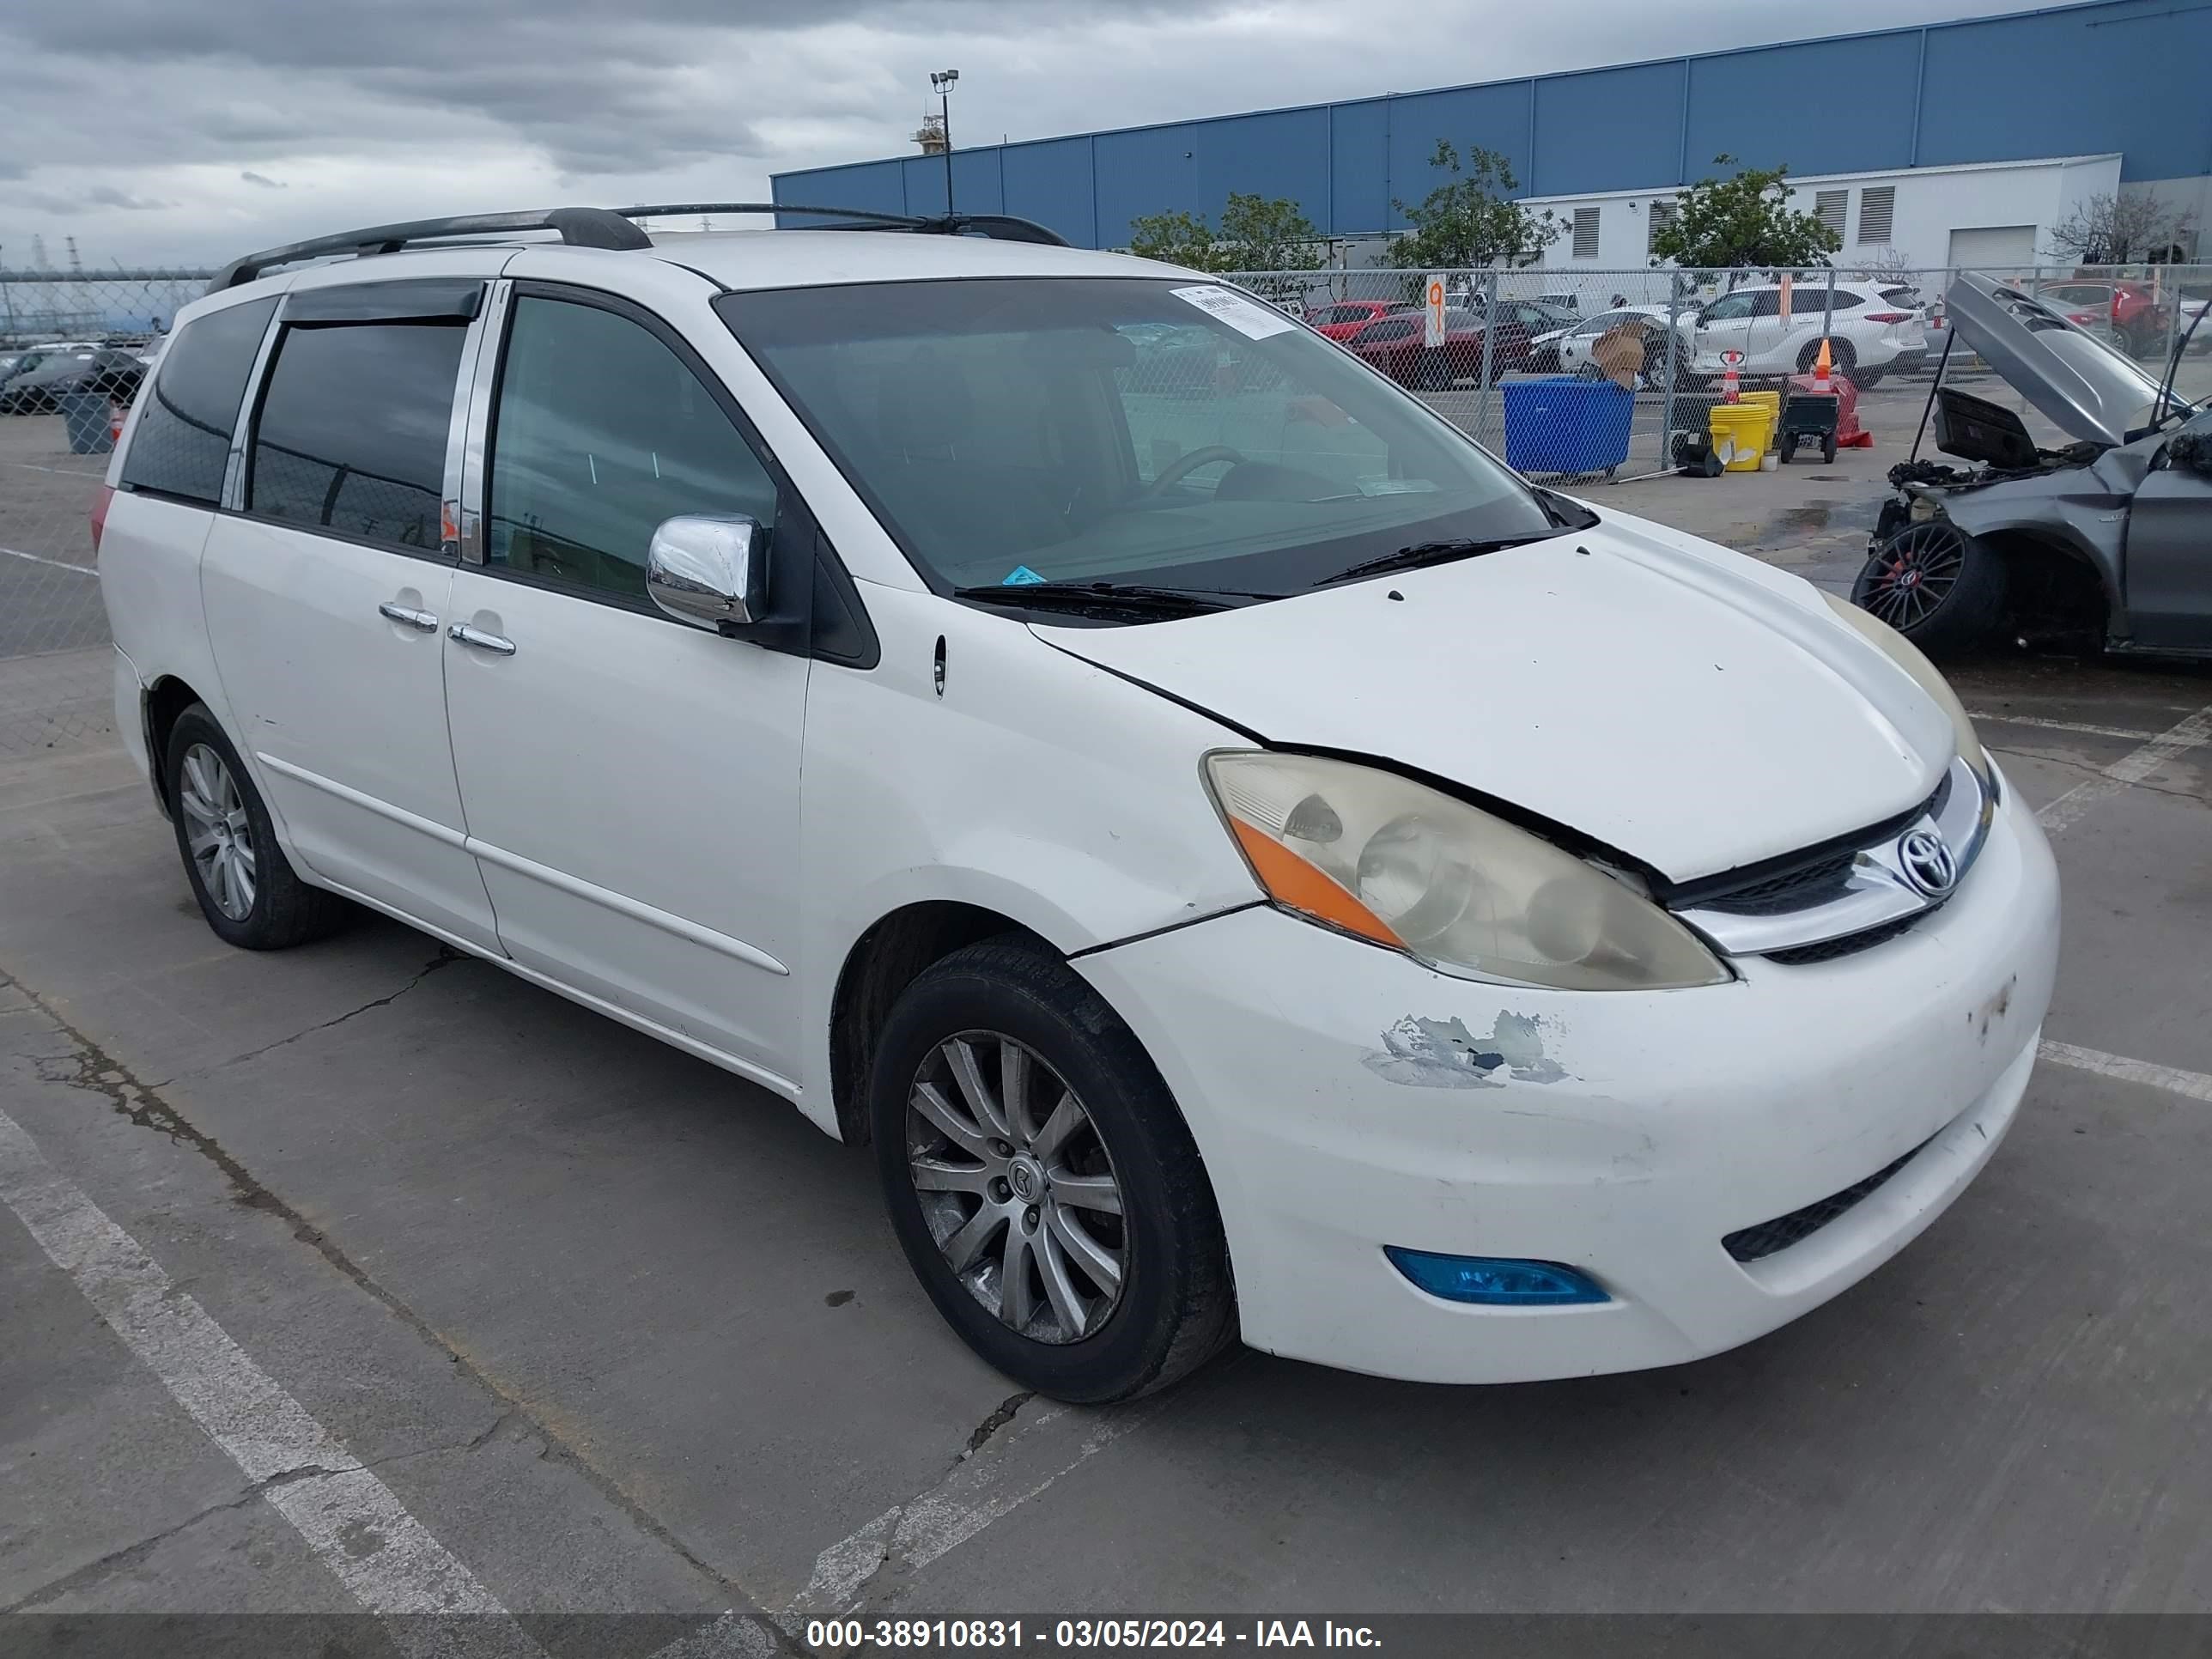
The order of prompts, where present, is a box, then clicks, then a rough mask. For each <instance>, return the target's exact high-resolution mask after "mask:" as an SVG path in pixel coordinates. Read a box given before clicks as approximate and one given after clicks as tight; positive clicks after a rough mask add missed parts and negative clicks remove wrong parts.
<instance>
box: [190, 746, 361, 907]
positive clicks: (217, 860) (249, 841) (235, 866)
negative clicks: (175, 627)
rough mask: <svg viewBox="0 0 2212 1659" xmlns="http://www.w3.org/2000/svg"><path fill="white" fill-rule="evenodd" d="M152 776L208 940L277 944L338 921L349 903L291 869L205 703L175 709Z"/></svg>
mask: <svg viewBox="0 0 2212 1659" xmlns="http://www.w3.org/2000/svg"><path fill="white" fill-rule="evenodd" d="M162 779H163V781H164V784H165V787H167V793H168V799H169V818H170V822H171V823H173V824H174V826H175V828H176V832H177V853H178V855H179V857H181V858H182V859H183V860H184V861H185V879H186V880H187V881H189V882H190V883H191V889H192V896H193V897H194V898H196V899H197V900H198V901H199V906H200V914H201V915H204V916H205V917H206V918H207V924H208V926H209V927H212V928H214V929H215V931H216V937H218V938H219V939H222V941H223V942H224V943H225V944H227V945H238V946H239V947H240V948H241V949H243V950H247V951H282V950H286V949H289V947H291V946H292V945H305V944H307V942H308V941H309V940H310V939H321V938H323V937H324V936H325V934H328V933H334V932H336V931H337V929H338V928H339V927H343V925H344V924H345V922H346V921H347V920H348V919H349V916H350V915H351V913H352V907H351V906H350V905H349V904H348V903H347V902H345V901H344V900H343V899H342V898H340V897H338V896H337V894H335V893H326V892H325V891H323V890H321V889H320V888H317V887H310V886H308V885H307V883H305V882H303V881H301V879H300V878H299V876H298V875H297V874H296V873H295V872H294V871H293V868H292V866H291V863H290V861H289V860H287V859H286V858H285V856H284V849H283V848H281V847H279V846H277V844H276V826H275V825H274V824H273V823H271V822H270V817H269V809H268V807H267V806H266V805H264V804H263V803H262V799H261V794H260V792H259V791H258V790H257V789H255V788H254V787H253V780H252V777H251V776H250V775H248V774H247V772H246V768H245V766H244V765H243V764H242V763H240V760H239V758H238V750H236V749H234V748H233V747H232V746H231V742H230V739H229V738H228V737H226V736H224V735H223V730H222V726H218V725H217V724H216V719H215V716H214V715H212V714H210V713H209V712H208V710H207V706H206V705H205V704H204V703H197V702H196V703H194V704H193V705H192V706H191V708H187V709H185V712H184V713H183V714H179V715H178V716H177V723H176V725H175V726H174V727H173V728H172V729H171V731H170V732H169V745H168V749H167V754H166V756H165V757H164V762H163V766H162Z"/></svg>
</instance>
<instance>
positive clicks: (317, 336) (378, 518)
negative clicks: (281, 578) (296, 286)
mask: <svg viewBox="0 0 2212 1659" xmlns="http://www.w3.org/2000/svg"><path fill="white" fill-rule="evenodd" d="M466 337H467V331H466V329H465V327H464V326H463V325H462V324H461V323H460V322H459V321H458V320H457V321H455V322H453V323H451V324H446V323H416V322H409V323H367V324H348V325H344V326H343V327H335V328H332V327H314V328H288V329H286V330H285V331H284V336H283V339H282V340H280V341H279V342H278V343H277V347H276V363H275V364H274V366H273V367H272V368H270V371H269V389H268V391H267V392H264V394H263V395H262V399H261V416H260V418H259V419H258V421H256V422H254V429H253V448H252V471H250V473H249V474H248V481H247V486H246V507H247V509H248V510H249V511H251V512H252V513H255V514H257V515H258V516H259V517H261V518H264V519H275V520H280V521H282V522H283V523H286V524H295V525H299V526H302V527H304V528H308V529H314V530H328V531H331V532H336V533H337V534H339V535H343V536H349V537H353V538H357V539H359V540H362V541H368V542H378V543H381V544H385V545H386V546H390V547H396V548H401V549H404V550H406V551H408V552H410V553H435V552H437V551H438V550H439V549H440V548H441V545H442V544H443V533H442V529H441V521H440V516H439V507H440V504H441V501H442V500H443V499H444V495H445V484H446V436H447V431H448V429H449V428H450V427H451V425H452V422H453V388H454V382H455V380H456V378H457V376H458V374H459V368H460V362H461V345H462V343H463V341H464V340H465V338H466Z"/></svg>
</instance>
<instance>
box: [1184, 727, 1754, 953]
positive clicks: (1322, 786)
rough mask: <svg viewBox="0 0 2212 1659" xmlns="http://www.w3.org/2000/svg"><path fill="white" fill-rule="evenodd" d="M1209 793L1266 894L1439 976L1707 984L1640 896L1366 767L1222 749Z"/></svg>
mask: <svg viewBox="0 0 2212 1659" xmlns="http://www.w3.org/2000/svg"><path fill="white" fill-rule="evenodd" d="M1206 782H1207V784H1208V786H1209V787H1211V788H1212V791H1213V798H1214V800H1215V802H1216V804H1218V805H1219V807H1220V808H1221V813H1222V816H1223V817H1225V819H1227V820H1228V823H1229V828H1230V830H1231V833H1232V834H1233V835H1234V836H1236V837H1237V845H1238V846H1239V847H1241V848H1243V852H1244V858H1245V861H1246V862H1247V863H1249V865H1250V866H1252V873H1253V875H1254V876H1255V878H1257V879H1258V881H1259V883H1260V885H1261V888H1262V889H1263V890H1265V891H1266V892H1267V896H1269V897H1270V898H1272V899H1273V900H1274V901H1275V902H1276V903H1278V904H1279V905H1281V906H1282V907H1283V908H1285V909H1288V910H1291V911H1295V912H1296V913H1297V914H1298V915H1303V916H1305V917H1307V918H1309V919H1310V920H1311V921H1318V922H1321V923H1322V924H1324V925H1325V926H1328V927H1336V928H1340V929H1342V930H1343V931H1344V932H1346V933H1355V934H1357V935H1358V936H1359V937H1360V938H1362V939H1372V940H1373V941H1375V942H1376V944H1378V945H1388V946H1389V947H1390V948H1391V949H1393V950H1397V951H1405V952H1406V953H1407V955H1408V956H1412V957H1418V958H1419V959H1420V960H1421V961H1423V962H1425V963H1428V964H1429V965H1430V966H1431V967H1432V968H1437V969H1443V971H1444V972H1446V973H1449V974H1458V975H1462V976H1464V977H1468V978H1474V979H1486V980H1503V981H1510V982H1512V983H1516V984H1522V985H1547V986H1552V987H1556V988H1558V989H1559V990H1563V991H1651V990H1665V989H1671V988H1674V987H1680V986H1689V985H1717V984H1719V983H1721V982H1723V981H1725V980H1726V979H1727V978H1728V977H1729V975H1728V970H1727V969H1724V968H1723V967H1722V966H1721V964H1720V963H1718V962H1717V961H1716V960H1714V958H1713V957H1712V955H1711V952H1709V951H1707V950H1706V949H1705V946H1704V945H1701V944H1699V941H1698V939H1697V937H1696V935H1694V934H1693V933H1691V932H1690V930H1689V929H1688V928H1686V927H1683V926H1682V924H1681V923H1680V922H1678V921H1675V920H1674V918H1673V917H1672V916H1670V915H1668V914H1667V913H1666V912H1665V911H1663V910H1662V909H1661V908H1659V907H1658V906H1657V905H1656V904H1653V903H1652V902H1650V900H1648V899H1646V898H1644V897H1642V896H1639V895H1638V894H1637V893H1635V892H1632V890H1630V889H1629V888H1628V887H1627V886H1626V885H1625V884H1622V883H1621V882H1620V881H1617V880H1615V879H1614V878H1612V877H1611V876H1608V875H1607V874H1606V873H1605V872H1602V871H1601V870H1597V869H1595V868H1593V867H1592V866H1589V865H1588V864H1585V863H1583V861H1582V860H1580V859H1578V858H1575V857H1572V856H1571V855H1570V854H1566V853H1563V852H1561V851H1560V850H1559V848H1556V847H1554V846H1553V845H1552V844H1551V843H1550V842H1546V841H1541V840H1539V839H1538V838H1537V837H1536V836H1532V835H1530V834H1528V832H1527V831H1526V830H1524V829H1516V828H1515V827H1514V826H1513V825H1511V824H1510V823H1504V821H1502V820H1500V819H1498V818H1495V817H1492V816H1491V815H1490V814H1489V813H1487V812H1483V811H1477V810H1476V809H1475V808H1474V807H1472V806H1469V805H1467V804H1466V803H1465V802H1464V801H1461V800H1456V799H1453V798H1452V797H1451V796H1449V795H1446V794H1443V793H1439V792H1438V791H1437V790H1434V789H1431V788H1428V787H1425V786H1424V785H1421V784H1418V783H1414V782H1412V781H1409V780H1407V779H1405V778H1401V777H1399V776H1397V775H1395V774H1394V773H1389V772H1384V771H1381V770H1379V769H1376V768H1373V767H1368V766H1355V765H1352V763H1349V762H1346V761H1334V760H1321V759H1317V758H1316V757H1311V756H1306V755H1276V754H1265V753H1260V752H1256V751H1252V750H1220V751H1218V752H1216V753H1214V754H1211V755H1208V756H1207V757H1206Z"/></svg>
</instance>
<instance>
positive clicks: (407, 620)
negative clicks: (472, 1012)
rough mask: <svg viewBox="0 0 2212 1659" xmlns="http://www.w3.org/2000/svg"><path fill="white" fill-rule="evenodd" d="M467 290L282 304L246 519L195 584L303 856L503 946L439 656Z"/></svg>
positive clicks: (456, 287)
mask: <svg viewBox="0 0 2212 1659" xmlns="http://www.w3.org/2000/svg"><path fill="white" fill-rule="evenodd" d="M480 286H481V285H480V284H479V285H477V287H478V288H480ZM418 287H419V288H420V289H422V290H423V292H422V294H421V295H420V296H419V297H418V298H416V299H413V300H410V298H409V297H408V292H409V290H410V289H417V288H418ZM469 289H470V285H469V284H465V283H463V284H455V283H426V284H420V285H417V284H412V283H380V284H375V285H373V286H363V287H361V288H358V289H321V290H319V295H320V297H317V295H298V294H295V295H291V296H289V298H288V299H287V301H286V302H285V309H284V313H283V319H282V328H281V332H280V334H279V336H278V338H277V342H276V356H275V358H274V360H273V362H272V363H271V366H270V372H269V375H268V379H267V383H266V386H267V389H266V390H265V391H264V393H263V394H262V397H261V400H260V406H259V408H258V411H257V413H256V416H255V418H254V421H253V424H252V435H251V441H250V442H249V445H248V447H247V450H246V460H247V467H246V479H245V484H244V489H245V494H244V496H243V506H244V508H245V511H244V512H243V513H220V514H217V515H216V520H215V523H214V526H213V528H212V529H211V530H210V532H209V535H208V539H207V543H206V546H205V550H204V555H203V556H202V561H201V568H200V586H201V595H202V603H203V604H204V607H205V610H206V615H207V629H208V637H209V641H210V643H211V645H212V646H213V647H214V651H215V659H216V671H217V673H218V674H219V675H220V676H221V678H222V689H223V694H224V696H225V698H226V699H227V701H228V702H229V705H230V708H231V714H232V717H233V720H234V722H235V726H236V730H235V732H234V735H235V737H236V738H237V740H238V744H239V746H240V748H241V749H243V750H246V751H247V754H248V757H249V763H250V764H251V765H252V767H253V769H254V771H255V774H256V775H257V777H258V780H259V781H260V784H261V787H262V792H263V793H264V795H265V796H266V797H267V799H268V800H269V802H270V805H271V806H272V807H273V808H274V809H275V810H276V813H277V814H278V816H279V817H281V818H282V819H283V823H284V826H285V828H286V829H287V831H288V832H289V835H290V837H291V841H292V844H293V848H294V851H295V852H296V853H297V854H298V855H299V858H300V860H301V863H303V864H304V865H305V866H307V869H308V870H309V871H311V872H313V874H315V875H317V876H319V877H321V878H323V879H325V881H328V882H330V883H332V884H337V885H338V886H342V887H343V888H346V889H348V890H350V891H352V892H354V893H356V894H358V895H360V896H363V897H365V898H368V899H371V900H374V901H375V902H379V903H381V904H385V905H387V906H389V907H391V908H393V909H395V910H398V911H400V912H402V913H403V914H404V915H408V916H410V917H413V918H415V919H416V920H418V921H422V922H425V923H427V924H428V925H429V926H430V927H434V928H435V929H438V930H441V931H442V932H444V933H448V934H450V935H452V936H453V937H454V938H456V939H462V940H465V941H466V942H467V943H469V944H471V945H479V946H483V947H485V948H493V947H495V945H496V943H497V937H496V934H495V932H494V929H493V927H492V919H491V906H490V902H489V899H488V898H487V897H486V896H485V892H484V885H483V880H482V878H480V877H479V876H478V875H477V867H476V862H475V860H473V859H472V858H471V856H470V854H469V853H468V850H467V848H465V845H464V842H465V837H466V825H465V823H464V822H463V819H462V817H461V799H460V791H459V788H458V787H456V786H455V783H454V781H453V751H452V749H451V747H450V746H449V744H447V737H446V697H445V665H444V662H443V660H442V653H441V644H442V639H443V636H442V632H441V629H442V624H443V623H444V621H445V618H446V615H447V601H448V599H449V595H450V590H451V588H452V585H453V563H454V561H453V557H452V556H448V555H447V552H446V551H445V550H444V549H443V546H442V543H443V536H442V533H441V532H442V519H441V501H442V498H443V496H444V494H445V489H446V466H447V437H448V431H449V428H450V426H451V423H452V419H453V405H454V396H455V388H456V384H457V375H458V372H459V365H460V364H461V362H462V361H463V359H464V356H465V351H464V348H465V345H466V344H468V343H469V341H470V329H469V326H468V325H469V320H470V319H469V315H468V314H467V313H471V312H472V311H473V309H474V301H473V298H472V297H471V294H470V293H469V292H468V290H469ZM338 295H364V296H369V297H367V298H363V299H358V300H351V299H348V300H341V299H339V298H337V296H338ZM457 296H459V297H457ZM377 312H383V313H386V314H385V315H383V316H380V317H378V316H374V315H372V316H371V317H369V318H368V319H367V320H362V319H361V317H360V313H377ZM410 312H416V313H422V312H441V313H443V314H439V315H434V316H428V317H424V316H421V315H416V316H407V315H405V314H404V313H410ZM392 313H399V314H398V315H394V314H392ZM335 316H343V317H345V318H347V319H348V320H343V321H334V320H331V319H332V318H333V317H335Z"/></svg>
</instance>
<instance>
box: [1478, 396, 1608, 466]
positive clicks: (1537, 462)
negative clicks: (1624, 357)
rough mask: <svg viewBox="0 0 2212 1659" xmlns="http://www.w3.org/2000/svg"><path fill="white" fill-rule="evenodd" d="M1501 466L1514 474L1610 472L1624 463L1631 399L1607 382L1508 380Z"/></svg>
mask: <svg viewBox="0 0 2212 1659" xmlns="http://www.w3.org/2000/svg"><path fill="white" fill-rule="evenodd" d="M1500 390H1501V392H1503V393H1504V398H1505V464H1506V465H1508V466H1510V467H1511V468H1512V469H1513V470H1514V471H1516V472H1610V471H1613V468H1615V467H1617V466H1619V465H1620V464H1621V463H1622V462H1623V461H1625V460H1626V459H1628V428H1629V425H1630V423H1631V422H1632V421H1633V420H1634V419H1635V416H1636V394H1635V393H1634V392H1631V391H1630V390H1629V389H1628V388H1627V387H1626V386H1616V385H1614V384H1613V382H1612V381H1611V380H1577V379H1576V378H1575V377H1574V376H1573V375H1571V374H1554V375H1551V376H1549V377H1547V378H1546V379H1544V380H1508V381H1507V382H1506V383H1505V384H1504V386H1503V387H1501V388H1500Z"/></svg>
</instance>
